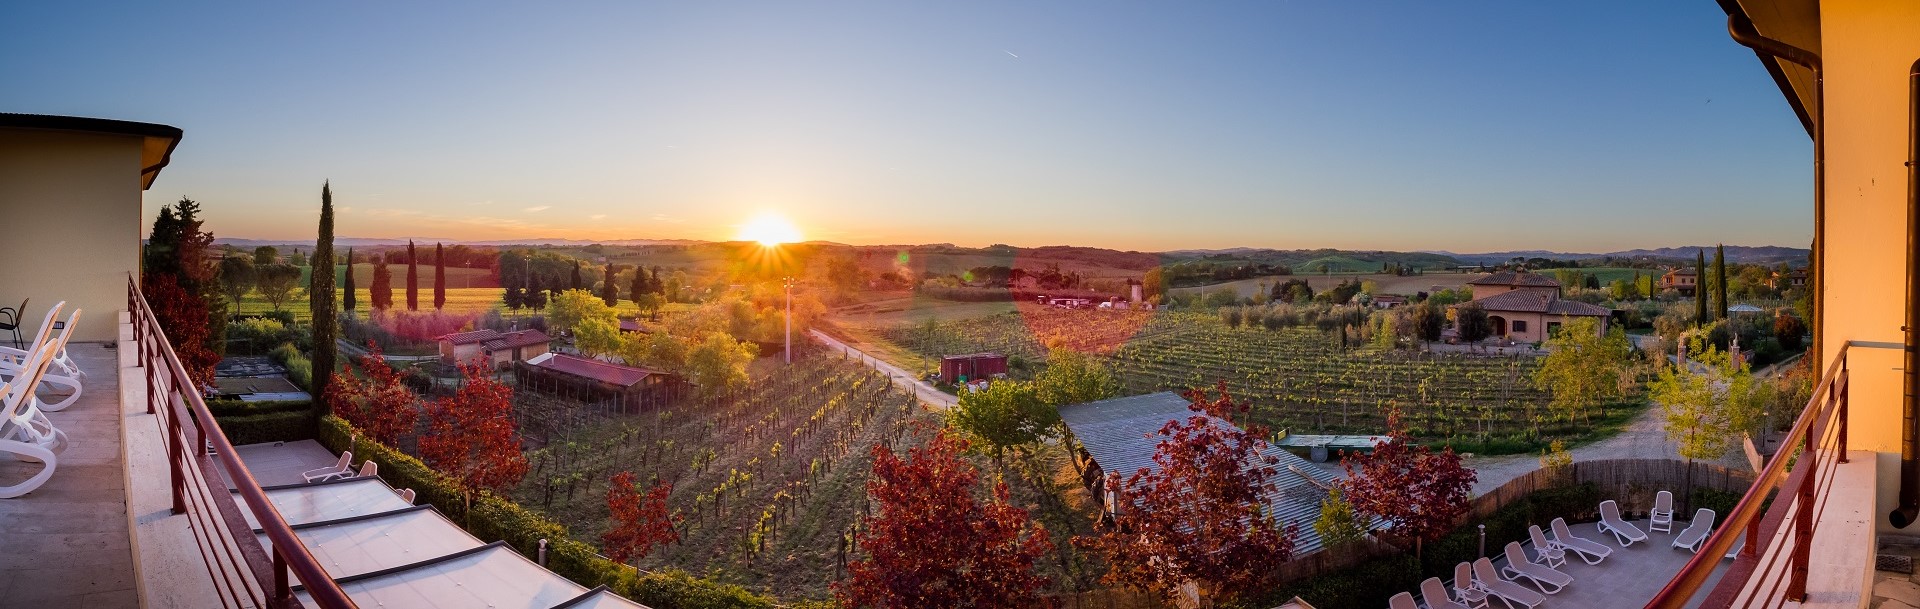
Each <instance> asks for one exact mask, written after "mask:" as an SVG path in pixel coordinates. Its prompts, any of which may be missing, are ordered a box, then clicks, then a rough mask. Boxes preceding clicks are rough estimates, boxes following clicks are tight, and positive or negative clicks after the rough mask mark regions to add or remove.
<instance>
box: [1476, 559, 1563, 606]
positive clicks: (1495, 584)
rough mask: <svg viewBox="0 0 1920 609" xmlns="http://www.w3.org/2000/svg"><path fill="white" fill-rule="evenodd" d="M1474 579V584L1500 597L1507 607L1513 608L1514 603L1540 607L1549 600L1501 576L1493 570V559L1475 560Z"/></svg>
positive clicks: (1495, 596)
mask: <svg viewBox="0 0 1920 609" xmlns="http://www.w3.org/2000/svg"><path fill="white" fill-rule="evenodd" d="M1473 581H1474V585H1476V586H1479V587H1480V589H1481V590H1486V591H1487V594H1489V595H1491V596H1493V597H1494V598H1498V599H1500V602H1501V603H1502V604H1505V605H1506V606H1507V609H1513V606H1514V603H1519V604H1521V605H1524V606H1527V607H1538V606H1540V603H1544V602H1547V597H1546V596H1545V595H1542V594H1540V593H1539V592H1534V591H1532V590H1528V589H1526V588H1524V587H1522V586H1521V585H1520V584H1516V583H1513V582H1512V581H1509V580H1507V579H1506V578H1504V577H1500V574H1499V573H1496V572H1494V570H1493V561H1491V560H1487V559H1485V558H1481V559H1478V560H1475V561H1473Z"/></svg>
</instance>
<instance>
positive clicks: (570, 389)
mask: <svg viewBox="0 0 1920 609" xmlns="http://www.w3.org/2000/svg"><path fill="white" fill-rule="evenodd" d="M513 378H514V381H515V382H516V383H518V384H519V388H520V389H521V390H527V391H534V392H538V393H544V394H547V395H554V396H560V397H565V398H568V399H572V400H575V401H579V402H584V403H588V404H603V405H609V406H611V407H612V408H613V409H616V410H619V411H621V412H628V413H633V412H645V411H648V410H653V409H655V408H659V407H660V406H663V405H665V404H668V403H670V402H672V401H673V400H676V399H679V398H680V396H681V395H683V394H684V393H685V390H686V383H685V382H683V381H681V380H680V378H679V376H677V375H674V374H671V373H666V372H661V371H658V370H649V369H646V368H635V367H633V366H622V365H619V364H615V363H611V362H603V361H600V360H597V359H592V358H585V357H580V356H577V355H569V354H566V353H545V354H542V355H540V356H539V357H535V358H532V359H529V360H526V361H524V362H518V363H516V364H514V368H513Z"/></svg>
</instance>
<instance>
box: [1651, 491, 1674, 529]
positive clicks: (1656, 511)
mask: <svg viewBox="0 0 1920 609" xmlns="http://www.w3.org/2000/svg"><path fill="white" fill-rule="evenodd" d="M1647 530H1648V531H1650V532H1655V533H1672V532H1673V493H1669V492H1667V491H1660V492H1659V493H1657V494H1655V495H1654V496H1653V510H1652V511H1649V512H1647Z"/></svg>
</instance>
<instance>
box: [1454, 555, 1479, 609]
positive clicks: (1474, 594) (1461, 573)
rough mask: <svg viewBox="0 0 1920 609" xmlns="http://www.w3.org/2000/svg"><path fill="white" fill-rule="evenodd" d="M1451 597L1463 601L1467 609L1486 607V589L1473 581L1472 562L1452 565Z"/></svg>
mask: <svg viewBox="0 0 1920 609" xmlns="http://www.w3.org/2000/svg"><path fill="white" fill-rule="evenodd" d="M1453 597H1454V598H1455V599H1458V600H1459V601H1460V602H1462V603H1465V604H1466V605H1467V607H1468V609H1486V606H1487V591H1486V590H1482V589H1480V586H1479V585H1478V584H1475V583H1473V564H1472V563H1464V562H1463V563H1460V564H1458V565H1454V567H1453Z"/></svg>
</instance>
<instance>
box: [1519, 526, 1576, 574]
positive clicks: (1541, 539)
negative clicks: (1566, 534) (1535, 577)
mask: <svg viewBox="0 0 1920 609" xmlns="http://www.w3.org/2000/svg"><path fill="white" fill-rule="evenodd" d="M1527 537H1528V538H1529V539H1531V540H1532V541H1533V553H1534V560H1533V562H1536V563H1540V564H1543V565H1546V566H1547V568H1549V569H1551V568H1553V567H1558V566H1560V565H1564V564H1567V549H1566V548H1563V547H1561V546H1560V544H1557V543H1554V542H1553V540H1551V539H1547V534H1546V533H1542V532H1540V525H1537V524H1530V525H1527Z"/></svg>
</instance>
